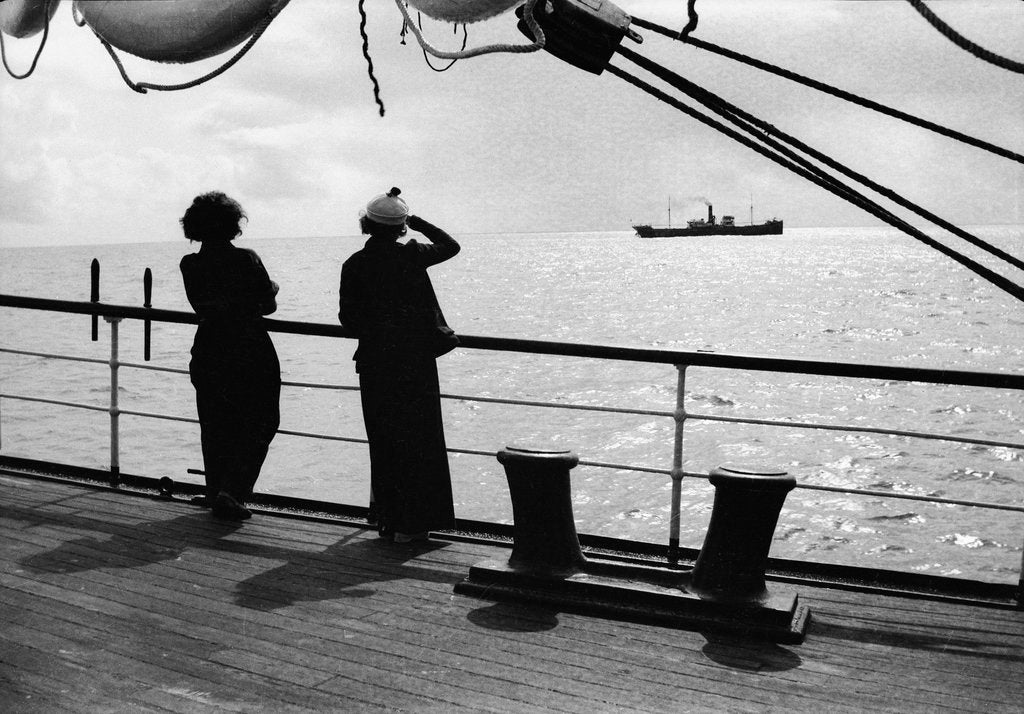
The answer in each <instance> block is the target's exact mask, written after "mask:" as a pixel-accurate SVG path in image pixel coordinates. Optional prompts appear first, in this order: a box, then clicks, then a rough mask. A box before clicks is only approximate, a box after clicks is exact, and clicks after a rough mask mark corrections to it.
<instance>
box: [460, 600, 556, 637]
mask: <svg viewBox="0 0 1024 714" xmlns="http://www.w3.org/2000/svg"><path fill="white" fill-rule="evenodd" d="M466 619H467V620H469V621H470V622H472V623H473V624H474V625H476V626H478V627H484V628H486V629H488V630H499V631H502V632H544V631H546V630H552V629H554V628H556V627H558V613H557V611H555V610H552V609H551V608H547V607H543V606H530V605H528V604H524V603H509V602H498V603H494V604H491V605H486V606H484V607H478V608H476V609H475V610H471V611H470V612H469V614H468V615H466Z"/></svg>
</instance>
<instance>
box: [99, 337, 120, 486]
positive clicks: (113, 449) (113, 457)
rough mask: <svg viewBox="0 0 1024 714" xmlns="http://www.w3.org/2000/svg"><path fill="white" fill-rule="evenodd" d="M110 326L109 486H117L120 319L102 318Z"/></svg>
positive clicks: (118, 462) (118, 471)
mask: <svg viewBox="0 0 1024 714" xmlns="http://www.w3.org/2000/svg"><path fill="white" fill-rule="evenodd" d="M103 319H104V320H106V321H107V322H108V323H109V324H110V485H111V486H117V485H118V483H120V481H121V456H120V454H121V443H120V442H121V433H120V425H119V417H120V415H121V409H120V406H119V405H118V398H117V392H118V383H117V370H118V367H120V366H121V363H120V361H119V359H118V356H119V343H118V331H117V328H118V325H119V324H120V322H121V318H120V317H104V318H103Z"/></svg>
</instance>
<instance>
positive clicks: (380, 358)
mask: <svg viewBox="0 0 1024 714" xmlns="http://www.w3.org/2000/svg"><path fill="white" fill-rule="evenodd" d="M399 193H400V191H399V190H398V189H397V188H393V189H391V191H390V192H388V193H387V194H384V195H382V196H377V197H376V198H374V199H373V200H372V201H370V203H369V204H367V206H366V209H365V210H364V211H362V212H361V216H360V227H361V228H362V231H363V233H365V234H368V235H369V236H370V237H369V240H367V241H366V245H365V246H364V247H363V248H362V250H359V251H358V252H356V253H354V254H353V255H352V256H351V257H350V258H349V259H348V260H347V261H345V264H344V266H343V267H342V269H341V286H340V290H339V292H340V310H339V313H338V317H339V318H340V320H341V323H342V325H344V326H345V327H346V328H347V329H349V330H351V331H352V332H353V333H354V334H355V336H356V337H358V338H359V346H358V348H357V349H356V352H355V355H354V356H353V359H354V360H355V362H356V372H358V374H359V388H360V393H361V397H362V407H363V421H364V423H365V425H366V436H367V439H368V440H369V442H370V481H371V490H372V501H373V502H372V504H371V510H375V511H376V517H377V519H378V527H379V531H380V533H381V535H382V536H385V537H389V538H393V539H394V540H395V541H396V542H400V543H401V542H409V541H413V540H423V539H426V537H427V532H428V531H431V530H443V529H446V528H452V527H453V526H454V525H455V513H454V508H453V505H452V486H451V474H450V472H449V469H448V454H447V451H446V449H445V440H444V426H443V424H442V419H441V399H440V388H439V385H438V379H437V363H436V361H435V359H436V358H437V357H438V356H440V355H442V354H445V353H446V352H448V351H450V350H452V349H454V347H455V345H456V344H458V340H457V338H456V337H455V335H454V333H453V332H452V330H451V329H450V328H449V327H448V325H447V323H446V322H445V320H444V315H443V314H442V313H441V308H440V306H439V305H438V302H437V297H436V295H435V294H434V288H433V285H432V284H431V282H430V277H429V276H428V275H427V268H428V267H430V266H431V265H436V264H437V263H441V262H443V261H445V260H448V259H449V258H451V257H452V256H454V255H455V254H456V253H458V252H459V244H458V243H456V242H455V240H454V239H453V238H452V237H451V236H450V235H448V234H447V233H445V232H444V231H443V230H441V229H440V228H438V227H436V226H434V225H432V224H430V223H428V222H427V221H425V220H423V219H422V218H419V217H418V216H413V215H410V214H409V207H408V206H407V205H406V203H405V201H403V200H402V199H401V198H399V197H398V196H399ZM407 227H408V228H411V229H413V230H414V231H418V232H420V233H422V234H423V235H424V236H425V237H426V238H427V240H428V241H430V243H429V244H424V243H418V242H417V241H415V240H410V241H409V242H407V243H404V244H403V243H399V242H398V239H399V238H401V237H402V236H404V235H405V234H406V232H407Z"/></svg>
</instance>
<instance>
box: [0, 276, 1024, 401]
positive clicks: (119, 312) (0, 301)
mask: <svg viewBox="0 0 1024 714" xmlns="http://www.w3.org/2000/svg"><path fill="white" fill-rule="evenodd" d="M0 307H17V308H26V309H35V310H48V311H52V312H70V313H75V314H83V315H103V316H107V317H122V318H128V319H134V320H152V321H153V322H171V323H178V324H193V325H194V324H197V323H198V318H197V317H196V316H195V314H193V313H187V312H180V311H175V310H158V309H156V308H142V307H133V306H127V305H108V304H105V303H92V302H73V301H66V300H52V299H49V298H29V297H22V296H18V295H4V294H0ZM263 324H264V326H265V327H266V328H267V330H269V331H270V332H275V333H283V334H296V335H308V336H320V337H335V338H347V339H355V336H354V335H352V334H351V333H350V332H348V331H347V330H345V329H344V328H343V327H341V326H340V325H328V324H324V323H314V322H296V321H285V320H271V319H267V318H264V320H263ZM459 343H460V346H462V347H466V348H471V349H480V350H495V351H499V352H523V353H527V354H537V355H552V356H562V357H589V358H593V359H603V360H616V361H626V362H644V363H648V364H671V365H682V364H685V365H689V366H692V367H714V368H718V369H736V370H748V371H754V372H780V373H793V374H810V375H816V376H825V377H851V378H856V379H880V380H898V381H903V382H922V383H928V384H945V385H949V386H962V387H988V388H993V389H1019V390H1024V374H1012V373H1009V372H973V371H969V370H948V369H935V368H927V367H904V366H896V365H879V364H868V363H859V362H836V361H825V360H815V359H807V358H800V357H772V356H765V355H744V354H737V353H726V352H708V351H700V350H697V351H692V352H690V351H684V350H664V349H650V348H643V347H617V346H611V345H595V344H586V343H572V342H555V341H549V340H527V339H520V338H510V337H484V336H478V335H463V334H460V335H459Z"/></svg>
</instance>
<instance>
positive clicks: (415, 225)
mask: <svg viewBox="0 0 1024 714" xmlns="http://www.w3.org/2000/svg"><path fill="white" fill-rule="evenodd" d="M424 223H425V221H424V220H423V219H422V218H420V217H419V216H414V215H413V214H411V213H410V214H409V215H408V216H407V217H406V219H405V225H407V226H409V227H410V228H412V229H413V230H414V231H419V230H421V229H422V228H423V224H424Z"/></svg>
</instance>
